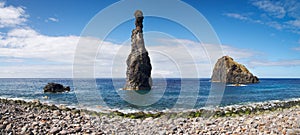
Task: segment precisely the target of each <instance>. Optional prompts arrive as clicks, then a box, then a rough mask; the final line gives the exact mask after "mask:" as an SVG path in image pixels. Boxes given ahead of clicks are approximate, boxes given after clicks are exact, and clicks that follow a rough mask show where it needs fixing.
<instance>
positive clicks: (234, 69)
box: [211, 56, 259, 84]
mask: <svg viewBox="0 0 300 135" xmlns="http://www.w3.org/2000/svg"><path fill="white" fill-rule="evenodd" d="M211 81H212V82H223V83H232V84H249V83H258V82H259V79H258V78H257V77H256V76H254V75H253V74H252V73H251V72H250V71H249V70H248V69H247V68H246V67H245V66H244V65H242V64H239V63H237V62H235V61H234V60H233V58H231V57H229V56H223V57H222V58H220V59H218V61H217V63H216V64H215V67H214V70H213V74H212V77H211Z"/></svg>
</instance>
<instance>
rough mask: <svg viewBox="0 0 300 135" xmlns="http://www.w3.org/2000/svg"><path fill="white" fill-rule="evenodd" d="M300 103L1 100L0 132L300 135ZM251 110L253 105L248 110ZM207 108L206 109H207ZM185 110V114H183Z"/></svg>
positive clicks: (296, 101)
mask: <svg viewBox="0 0 300 135" xmlns="http://www.w3.org/2000/svg"><path fill="white" fill-rule="evenodd" d="M299 104H300V101H299V100H292V101H284V102H279V101H278V102H272V103H265V104H256V105H255V104H252V105H247V106H229V107H224V108H217V109H214V110H210V111H213V112H214V113H213V115H211V116H210V117H205V115H203V114H205V113H203V112H205V110H202V111H201V110H198V111H194V112H189V113H187V112H186V113H175V114H174V113H154V114H147V113H133V114H124V113H121V112H111V113H110V114H103V113H98V112H93V111H86V110H79V109H74V108H67V107H65V106H63V105H61V106H55V105H49V104H43V103H40V102H39V101H38V100H34V101H31V102H25V101H22V100H11V99H0V132H1V134H255V135H256V134H300V107H299ZM250 108H252V109H250ZM206 111H207V110H206ZM185 114H186V115H185Z"/></svg>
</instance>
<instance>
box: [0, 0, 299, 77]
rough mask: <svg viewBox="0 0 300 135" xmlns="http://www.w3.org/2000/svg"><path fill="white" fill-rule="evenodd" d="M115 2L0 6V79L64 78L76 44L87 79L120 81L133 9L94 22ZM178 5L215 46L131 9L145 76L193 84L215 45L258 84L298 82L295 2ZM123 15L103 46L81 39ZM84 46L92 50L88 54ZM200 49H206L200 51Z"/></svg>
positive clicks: (224, 0) (63, 0)
mask: <svg viewBox="0 0 300 135" xmlns="http://www.w3.org/2000/svg"><path fill="white" fill-rule="evenodd" d="M174 1H176V0H174ZM116 2H118V1H113V0H89V1H84V0H76V1H71V0H51V1H50V0H48V1H40V0H30V1H28V0H2V1H1V0H0V78H72V77H73V70H74V58H75V56H76V55H77V56H80V55H78V53H76V48H78V43H79V41H84V43H85V44H86V47H85V48H86V50H87V52H88V53H93V51H94V52H95V51H96V53H97V56H96V57H94V58H93V59H92V60H93V62H94V64H95V65H94V76H95V77H97V78H102V77H125V71H126V63H125V61H126V58H127V56H128V54H129V52H130V36H131V31H132V29H134V27H135V26H134V16H133V12H132V11H134V10H136V9H128V12H121V11H123V10H124V9H125V8H126V7H124V9H115V10H116V13H118V15H117V16H111V17H102V18H101V13H103V12H104V11H105V10H106V9H109V7H113V6H115V5H116V4H115V3H116ZM123 2H124V1H123ZM131 2H133V1H131ZM148 2H150V3H151V1H148ZM152 2H154V1H152ZM182 2H183V3H185V4H188V5H189V6H190V8H193V9H195V11H197V12H199V14H201V15H202V16H203V17H204V18H205V20H206V21H207V22H208V23H209V26H210V27H211V28H213V30H214V33H215V34H216V35H217V36H218V39H219V42H220V44H212V43H206V42H204V40H201V39H198V38H197V36H195V35H194V33H193V32H192V31H193V30H190V29H189V28H187V27H186V26H183V25H182V24H180V22H176V21H174V20H170V19H168V18H162V17H158V16H150V14H151V13H149V12H150V11H151V10H148V9H147V5H145V6H143V7H136V8H137V9H138V8H141V10H142V11H149V12H148V13H147V12H144V15H145V18H144V39H145V44H146V48H147V50H148V51H149V55H150V59H151V62H152V66H153V70H152V76H153V77H167V78H171V77H195V74H196V75H197V76H196V77H199V78H209V77H210V76H211V73H212V69H213V66H214V62H215V61H214V60H211V59H209V56H208V54H209V53H210V54H214V53H216V52H214V51H211V50H214V49H216V48H218V46H219V47H221V48H222V51H223V53H222V55H229V56H231V57H233V58H234V60H236V61H237V62H239V63H241V64H244V65H245V66H246V67H248V69H249V70H250V71H251V72H252V73H253V74H254V75H256V76H258V77H259V78H299V77H300V2H299V1H298V0H276V1H275V0H243V1H241V0H231V1H228V0H210V1H202V0H184V1H181V3H182ZM119 3H120V2H119ZM170 3H172V2H170ZM156 4H157V9H155V8H154V9H153V12H155V11H156V10H159V11H160V12H161V13H165V12H168V11H171V9H173V8H176V7H175V5H172V4H170V5H169V6H168V7H167V8H163V9H161V8H160V5H159V3H156ZM132 5H134V4H132ZM181 10H183V9H176V11H177V12H171V14H172V15H174V16H179V17H180V16H181V17H182V18H183V17H186V18H189V16H190V17H191V20H193V18H194V17H195V16H193V15H189V14H185V12H183V11H181ZM120 12H121V13H120ZM111 14H113V13H111ZM97 15H98V16H97ZM125 15H131V16H132V18H129V19H128V20H125V21H124V22H120V24H119V25H117V26H115V27H114V29H111V31H110V32H109V33H102V34H106V35H107V36H106V38H105V39H103V38H101V37H99V36H97V34H91V35H85V34H83V33H84V31H85V30H88V28H89V26H91V25H93V24H99V25H95V27H94V30H95V31H96V32H95V33H97V32H98V33H99V32H102V30H103V29H104V28H106V27H108V25H109V24H112V23H113V22H112V21H113V20H114V19H115V18H117V19H118V17H121V16H125ZM147 15H149V16H147ZM190 23H191V24H192V25H194V26H198V25H200V24H201V23H200V22H197V21H195V22H193V21H191V22H190ZM201 26H202V25H201ZM91 33H92V32H91ZM90 44H97V45H98V46H99V47H98V48H96V49H95V48H94V49H93V48H92V47H90V46H89V45H90ZM207 48H213V49H211V50H210V52H207V51H208V50H207ZM220 56H221V55H220ZM193 67H195V69H193ZM192 69H193V70H192Z"/></svg>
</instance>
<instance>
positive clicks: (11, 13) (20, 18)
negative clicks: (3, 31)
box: [0, 2, 28, 28]
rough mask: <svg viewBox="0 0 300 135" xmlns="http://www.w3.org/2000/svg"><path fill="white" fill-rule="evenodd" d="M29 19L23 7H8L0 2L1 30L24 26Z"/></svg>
mask: <svg viewBox="0 0 300 135" xmlns="http://www.w3.org/2000/svg"><path fill="white" fill-rule="evenodd" d="M27 17H28V15H27V14H26V13H25V10H24V8H23V7H14V6H6V5H5V3H4V2H0V28H4V27H14V26H17V25H22V24H23V23H24V22H26V21H27Z"/></svg>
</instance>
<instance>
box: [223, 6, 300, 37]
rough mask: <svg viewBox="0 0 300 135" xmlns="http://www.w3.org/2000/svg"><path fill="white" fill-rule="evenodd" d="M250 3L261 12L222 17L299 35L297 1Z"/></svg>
mask: <svg viewBox="0 0 300 135" xmlns="http://www.w3.org/2000/svg"><path fill="white" fill-rule="evenodd" d="M251 2H252V5H253V6H255V7H257V8H258V9H260V11H261V12H257V11H252V12H251V11H250V12H248V13H225V14H224V15H225V16H227V17H230V18H234V19H238V20H242V21H246V22H251V23H256V24H263V25H266V26H269V27H272V28H275V29H277V30H286V31H289V32H293V33H296V34H300V3H299V1H298V0H278V1H272V0H251Z"/></svg>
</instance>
